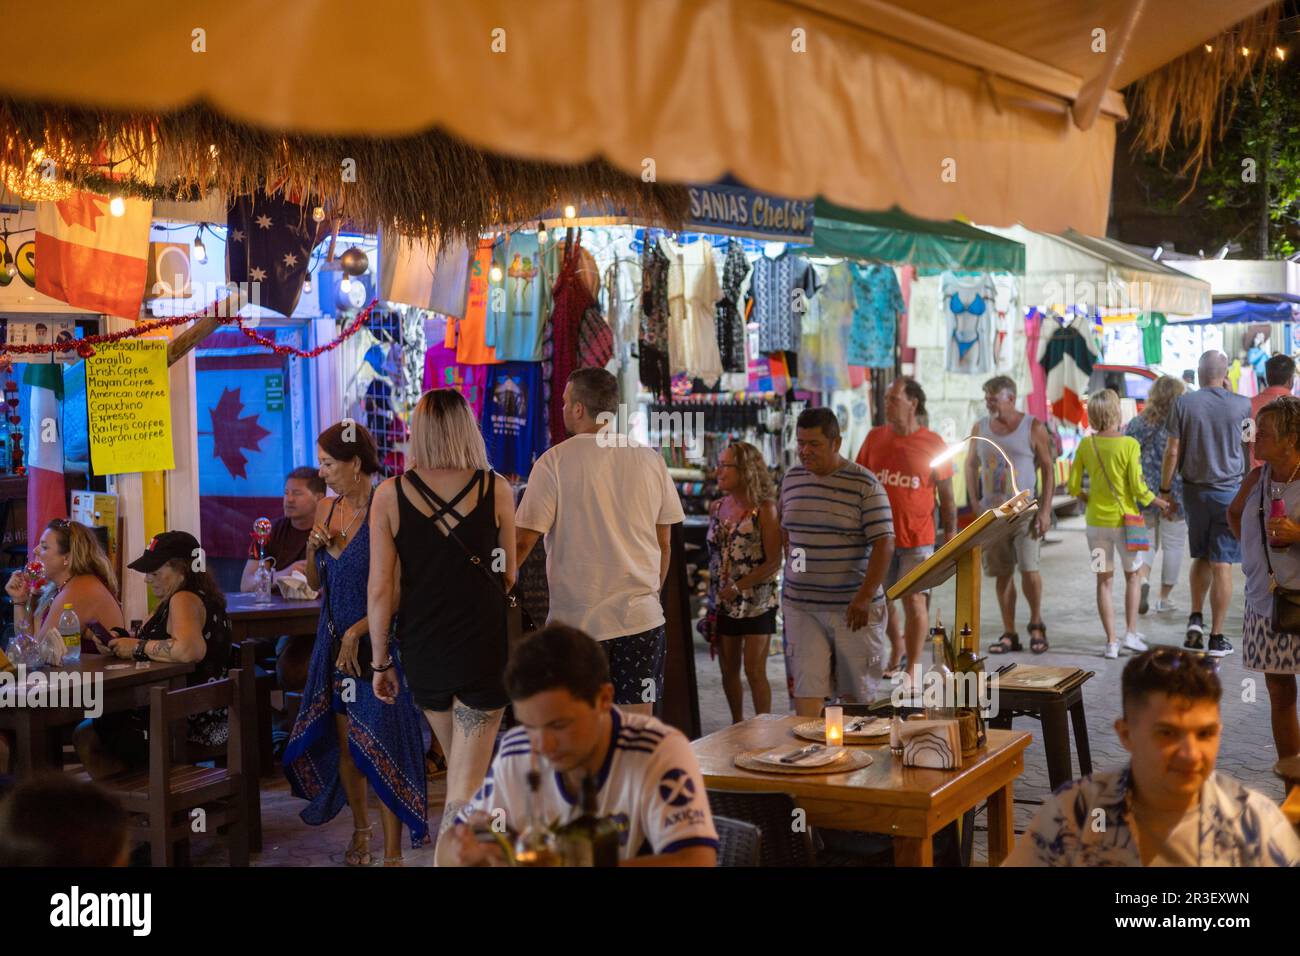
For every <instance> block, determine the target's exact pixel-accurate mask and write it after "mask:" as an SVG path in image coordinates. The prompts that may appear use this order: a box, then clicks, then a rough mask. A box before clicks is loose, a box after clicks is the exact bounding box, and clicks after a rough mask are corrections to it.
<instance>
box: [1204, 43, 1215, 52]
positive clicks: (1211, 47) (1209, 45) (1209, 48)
mask: <svg viewBox="0 0 1300 956" xmlns="http://www.w3.org/2000/svg"><path fill="white" fill-rule="evenodd" d="M1205 52H1206V53H1213V52H1214V44H1213V43H1207V44H1205Z"/></svg>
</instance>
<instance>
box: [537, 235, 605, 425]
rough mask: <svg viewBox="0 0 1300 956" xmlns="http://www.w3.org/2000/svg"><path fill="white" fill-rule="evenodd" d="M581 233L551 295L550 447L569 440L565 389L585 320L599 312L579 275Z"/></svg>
mask: <svg viewBox="0 0 1300 956" xmlns="http://www.w3.org/2000/svg"><path fill="white" fill-rule="evenodd" d="M582 261H583V260H582V230H581V229H579V230H578V235H577V238H576V239H575V240H574V241H573V242H567V241H566V242H565V244H564V262H563V264H562V265H561V266H560V274H559V276H558V277H557V278H556V280H555V289H554V291H553V292H552V293H551V301H552V307H551V365H552V369H551V395H550V399H549V401H548V404H547V407H548V408H549V410H550V420H549V422H548V425H549V427H550V431H551V444H552V445H558V444H559V443H560V442H562V441H564V440H565V439H566V438H568V437H569V435H568V432H567V431H565V428H564V386H565V385H566V384H567V383H568V381H569V375H570V373H572V372H573V371H574V370H575V369H577V368H579V367H580V366H579V363H578V341H579V329H580V327H581V325H582V319H583V316H584V315H585V314H586V312H587V310H588V309H590V308H593V307H595V308H598V306H597V304H596V298H595V296H594V295H593V294H592V291H591V287H590V285H589V284H588V283H587V282H586V281H584V279H583V277H582V276H581V275H580V274H579V270H578V267H579V265H580V264H581V263H582ZM598 287H599V286H598Z"/></svg>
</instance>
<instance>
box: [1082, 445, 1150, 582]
mask: <svg viewBox="0 0 1300 956" xmlns="http://www.w3.org/2000/svg"><path fill="white" fill-rule="evenodd" d="M1092 453H1093V455H1094V456H1095V457H1096V459H1097V469H1098V470H1099V471H1100V472H1101V476H1102V477H1103V478H1105V479H1106V484H1108V485H1110V493H1111V494H1112V495H1114V496H1115V500H1116V501H1117V502H1118V503H1119V506H1120V508H1123V507H1124V499H1123V498H1121V497H1120V496H1119V492H1118V491H1116V490H1115V485H1114V483H1113V482H1112V481H1111V480H1110V475H1109V474H1107V473H1106V463H1105V462H1104V461H1102V459H1101V448H1100V446H1098V444H1097V436H1096V435H1093V436H1092ZM1124 547H1125V548H1126V549H1127V550H1129V551H1150V550H1151V532H1150V529H1148V528H1147V523H1146V519H1145V518H1143V517H1142V516H1141V515H1140V514H1136V515H1134V514H1129V513H1128V512H1125V513H1124ZM1106 560H1108V561H1109V560H1110V559H1109V558H1107V559H1106Z"/></svg>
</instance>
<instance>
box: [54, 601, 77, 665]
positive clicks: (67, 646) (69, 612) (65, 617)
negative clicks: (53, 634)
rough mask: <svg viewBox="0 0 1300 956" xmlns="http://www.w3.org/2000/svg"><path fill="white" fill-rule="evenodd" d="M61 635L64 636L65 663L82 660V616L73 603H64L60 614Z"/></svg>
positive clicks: (74, 662)
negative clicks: (75, 609) (73, 607)
mask: <svg viewBox="0 0 1300 956" xmlns="http://www.w3.org/2000/svg"><path fill="white" fill-rule="evenodd" d="M59 636H60V637H62V638H63V663H64V665H65V666H66V665H70V664H76V663H77V662H78V661H80V660H81V618H79V617H77V612H76V611H74V610H73V609H72V605H71V604H65V605H63V613H62V614H60V615H59Z"/></svg>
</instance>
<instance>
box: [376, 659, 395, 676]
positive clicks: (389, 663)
mask: <svg viewBox="0 0 1300 956" xmlns="http://www.w3.org/2000/svg"><path fill="white" fill-rule="evenodd" d="M392 667H393V659H392V658H391V657H390V658H388V660H386V661H384V663H382V664H371V665H370V669H371V670H372V671H374V672H375V673H377V674H382V673H383V672H384V671H386V670H392Z"/></svg>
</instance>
